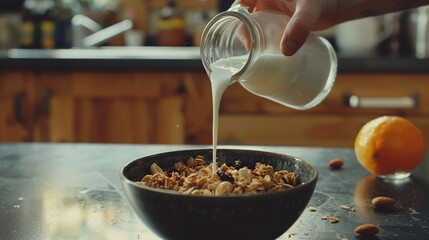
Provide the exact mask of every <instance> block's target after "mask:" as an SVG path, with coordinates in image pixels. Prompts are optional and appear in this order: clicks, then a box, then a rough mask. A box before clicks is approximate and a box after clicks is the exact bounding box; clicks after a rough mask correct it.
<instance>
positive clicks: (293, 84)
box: [200, 5, 337, 109]
mask: <svg viewBox="0 0 429 240" xmlns="http://www.w3.org/2000/svg"><path fill="white" fill-rule="evenodd" d="M288 21H289V17H288V16H287V15H285V14H283V13H281V12H277V11H259V12H255V13H249V12H248V9H247V8H246V7H242V6H240V5H235V6H233V7H231V8H230V9H229V10H228V11H225V12H222V13H219V14H218V15H216V16H215V17H214V18H213V19H211V21H210V22H209V23H208V24H207V26H206V28H205V29H204V32H203V36H202V42H201V48H200V49H201V58H202V62H203V65H204V68H205V69H206V71H207V74H208V75H209V76H211V74H212V73H213V71H214V70H216V69H219V68H221V69H224V70H225V69H228V70H229V71H230V73H231V81H230V84H233V83H235V82H238V83H239V84H240V85H241V86H243V87H244V88H245V89H247V90H248V91H249V92H251V93H253V94H255V95H258V96H261V97H264V98H267V99H270V100H272V101H274V102H277V103H280V104H283V105H285V106H288V107H291V108H294V109H308V108H311V107H314V106H316V105H317V104H319V103H320V102H321V101H322V100H323V99H324V98H325V97H326V96H327V95H328V93H329V92H330V90H331V88H332V85H333V83H334V81H335V77H336V72H337V58H336V55H335V51H334V49H333V48H332V46H331V45H330V43H329V42H328V41H327V40H326V39H324V38H322V37H318V36H315V35H313V34H310V35H309V36H308V38H307V40H306V42H305V43H304V45H303V46H302V47H301V48H300V49H299V50H298V52H297V53H296V54H294V55H293V56H290V57H288V56H285V55H283V54H282V53H281V51H280V40H281V38H282V35H283V31H284V29H285V28H286V25H287V23H288ZM214 66H216V67H215V68H214ZM211 80H212V81H213V79H212V78H211Z"/></svg>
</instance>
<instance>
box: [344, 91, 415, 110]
mask: <svg viewBox="0 0 429 240" xmlns="http://www.w3.org/2000/svg"><path fill="white" fill-rule="evenodd" d="M344 103H345V105H346V106H348V107H351V108H362V109H365V108H367V109H368V108H384V109H413V108H417V106H418V103H419V96H418V94H417V93H412V94H410V95H409V96H398V97H362V96H357V95H354V94H350V93H346V94H344Z"/></svg>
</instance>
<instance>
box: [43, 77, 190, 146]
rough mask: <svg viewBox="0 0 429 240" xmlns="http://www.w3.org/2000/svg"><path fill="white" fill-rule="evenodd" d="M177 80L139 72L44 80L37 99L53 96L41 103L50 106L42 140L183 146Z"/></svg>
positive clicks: (47, 78)
mask: <svg viewBox="0 0 429 240" xmlns="http://www.w3.org/2000/svg"><path fill="white" fill-rule="evenodd" d="M60 75H62V77H61V76H60ZM176 76H177V74H159V73H141V72H71V73H68V74H64V73H53V72H50V73H48V74H45V75H43V76H42V75H41V76H40V77H39V79H38V84H37V86H36V87H35V88H38V89H39V90H38V92H39V93H38V94H39V95H46V94H45V93H46V92H49V93H50V94H48V95H49V100H48V103H47V104H42V102H46V100H43V99H44V97H40V102H41V106H43V105H48V109H49V110H48V111H47V114H46V117H45V116H43V115H41V116H39V118H38V121H37V122H38V123H39V124H38V129H39V130H40V131H37V133H38V134H37V135H38V136H39V138H38V139H39V140H41V141H42V140H44V141H51V142H98V143H178V144H180V143H183V142H184V129H183V127H182V126H183V117H182V114H181V111H182V108H183V106H182V105H183V100H182V97H181V96H180V95H177V94H176V91H175V90H174V89H175V87H174V86H176V85H177V83H178V82H177V81H175V78H177V77H176ZM58 78H61V80H58ZM164 85H165V86H164ZM42 112H43V111H42ZM173 119H175V120H173Z"/></svg>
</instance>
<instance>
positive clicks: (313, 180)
mask: <svg viewBox="0 0 429 240" xmlns="http://www.w3.org/2000/svg"><path fill="white" fill-rule="evenodd" d="M216 150H228V151H231V150H232V151H233V150H240V151H247V152H260V153H269V154H276V155H282V156H287V157H291V158H293V159H295V160H298V161H301V162H304V163H306V164H308V165H309V166H310V167H311V168H312V169H313V170H314V173H315V174H314V175H313V176H312V177H311V178H310V179H309V180H308V181H306V182H305V183H301V184H299V185H297V186H293V187H292V188H289V189H284V190H281V191H275V192H266V193H258V194H255V193H242V194H229V195H222V196H215V195H214V196H203V195H191V194H183V193H181V192H178V191H175V190H170V189H162V188H153V187H149V186H145V185H142V184H138V183H137V182H135V181H132V180H130V179H129V178H128V177H126V176H125V174H124V171H125V169H126V168H127V167H129V166H130V165H131V164H133V163H134V162H136V161H138V160H142V159H143V158H150V157H154V156H158V155H163V154H168V153H181V152H188V151H213V148H189V149H181V150H173V151H167V152H159V153H154V154H149V155H146V156H142V157H140V158H137V159H134V160H131V161H129V162H127V163H126V164H125V165H124V166H123V167H122V168H121V170H120V178H121V180H122V181H123V182H125V183H127V184H129V185H132V186H134V187H137V188H140V189H142V190H144V191H149V192H157V193H162V194H167V195H168V194H170V195H174V196H176V197H183V198H195V199H197V198H201V199H214V198H222V199H236V198H243V197H253V198H257V197H264V196H273V195H282V194H284V193H285V192H290V191H293V190H294V189H300V188H303V187H306V186H308V185H310V184H312V183H314V184H316V183H317V179H318V177H319V172H318V170H317V167H316V166H315V165H314V164H313V163H311V162H309V161H307V160H304V159H302V158H299V157H295V156H292V155H288V154H284V153H279V152H269V151H264V150H256V149H255V150H252V149H247V148H222V147H221V148H219V147H218V148H217V149H216Z"/></svg>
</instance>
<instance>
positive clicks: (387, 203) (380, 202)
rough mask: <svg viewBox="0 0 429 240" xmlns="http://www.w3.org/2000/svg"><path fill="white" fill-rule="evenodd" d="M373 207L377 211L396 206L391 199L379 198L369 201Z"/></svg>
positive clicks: (394, 201)
mask: <svg viewBox="0 0 429 240" xmlns="http://www.w3.org/2000/svg"><path fill="white" fill-rule="evenodd" d="M371 203H372V205H373V206H374V207H376V208H379V209H387V208H390V207H393V206H394V205H395V204H396V200H395V199H393V198H391V197H385V196H379V197H375V198H373V199H372V200H371Z"/></svg>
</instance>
